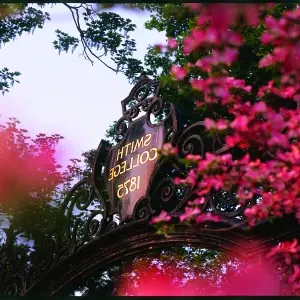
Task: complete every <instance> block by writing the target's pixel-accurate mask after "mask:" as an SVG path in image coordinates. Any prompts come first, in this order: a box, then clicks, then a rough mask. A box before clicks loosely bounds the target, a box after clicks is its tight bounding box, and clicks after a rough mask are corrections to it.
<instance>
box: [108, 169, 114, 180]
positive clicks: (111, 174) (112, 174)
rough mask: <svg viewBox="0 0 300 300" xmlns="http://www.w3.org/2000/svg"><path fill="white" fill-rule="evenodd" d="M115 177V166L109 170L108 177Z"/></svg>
mask: <svg viewBox="0 0 300 300" xmlns="http://www.w3.org/2000/svg"><path fill="white" fill-rule="evenodd" d="M113 178H114V168H111V169H110V170H109V177H108V181H111V180H112V179H113Z"/></svg>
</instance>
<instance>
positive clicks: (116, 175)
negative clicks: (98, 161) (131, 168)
mask: <svg viewBox="0 0 300 300" xmlns="http://www.w3.org/2000/svg"><path fill="white" fill-rule="evenodd" d="M117 167H118V168H119V171H118V174H116V171H115V172H114V176H115V177H118V176H119V174H120V169H121V167H120V165H116V166H115V169H117Z"/></svg>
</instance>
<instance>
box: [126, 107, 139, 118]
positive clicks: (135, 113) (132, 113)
mask: <svg viewBox="0 0 300 300" xmlns="http://www.w3.org/2000/svg"><path fill="white" fill-rule="evenodd" d="M139 113H140V109H139V108H138V107H136V106H134V107H132V108H130V110H129V112H128V114H129V116H130V117H131V118H132V119H134V118H136V117H137V116H138V115H139Z"/></svg>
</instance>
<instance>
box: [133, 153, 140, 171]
mask: <svg viewBox="0 0 300 300" xmlns="http://www.w3.org/2000/svg"><path fill="white" fill-rule="evenodd" d="M140 155H141V154H138V155H137V159H136V165H134V166H133V167H132V168H135V167H138V166H139V160H140Z"/></svg>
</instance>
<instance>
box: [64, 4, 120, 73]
mask: <svg viewBox="0 0 300 300" xmlns="http://www.w3.org/2000/svg"><path fill="white" fill-rule="evenodd" d="M63 4H64V5H65V6H66V7H67V8H68V9H69V10H70V11H71V14H72V18H73V21H74V23H75V26H76V28H77V30H78V32H79V34H80V40H81V43H82V46H83V55H84V56H85V57H86V58H87V59H88V60H89V61H90V62H91V64H92V65H93V64H94V61H93V60H92V59H91V57H90V55H92V56H94V57H95V58H96V59H97V60H99V61H100V62H101V63H102V64H103V65H105V66H106V67H107V68H108V69H110V70H112V71H114V72H115V73H118V70H117V69H114V68H113V67H111V66H109V65H108V64H107V63H105V62H104V61H103V60H102V59H101V58H100V57H102V56H103V55H104V54H103V55H97V54H95V53H94V52H93V51H92V49H91V48H90V47H89V45H88V44H87V41H86V40H85V37H84V32H83V30H82V29H81V26H80V17H79V12H78V9H79V8H81V7H83V4H81V5H80V6H78V7H75V6H71V5H69V4H67V3H63ZM74 11H75V13H76V17H75V13H74ZM93 11H94V10H93ZM88 52H89V53H90V55H89V54H88Z"/></svg>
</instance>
